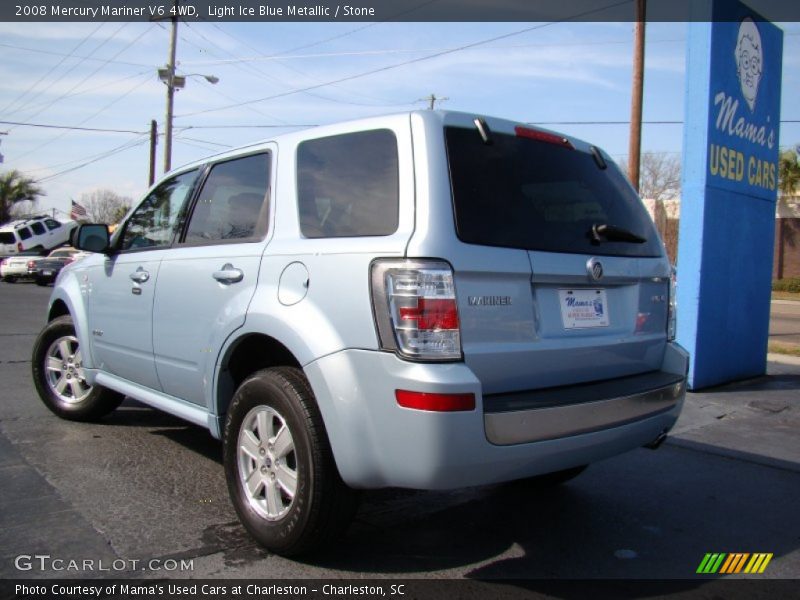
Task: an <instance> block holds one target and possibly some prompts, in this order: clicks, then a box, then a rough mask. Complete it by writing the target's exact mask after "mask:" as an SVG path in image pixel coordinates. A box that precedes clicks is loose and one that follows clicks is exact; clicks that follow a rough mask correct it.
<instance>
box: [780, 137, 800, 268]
mask: <svg viewBox="0 0 800 600" xmlns="http://www.w3.org/2000/svg"><path fill="white" fill-rule="evenodd" d="M797 159H798V157H797V154H795V152H794V151H793V150H786V151H784V152H781V154H780V158H779V159H778V191H779V192H780V196H779V198H778V202H779V203H781V204H783V205H784V206H786V205H788V202H789V198H791V197H792V196H794V195H795V194H796V193H797V190H798V187H800V164H798V162H797ZM785 238H786V226H785V220H784V219H779V220H778V272H777V276H778V279H783V253H784V248H783V247H784V244H785Z"/></svg>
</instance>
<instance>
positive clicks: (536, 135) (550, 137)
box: [514, 125, 575, 150]
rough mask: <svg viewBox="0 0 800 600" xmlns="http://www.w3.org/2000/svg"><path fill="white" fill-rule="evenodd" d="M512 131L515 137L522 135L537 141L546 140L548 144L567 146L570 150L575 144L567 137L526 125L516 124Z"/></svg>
mask: <svg viewBox="0 0 800 600" xmlns="http://www.w3.org/2000/svg"><path fill="white" fill-rule="evenodd" d="M514 133H516V134H517V137H524V138H528V139H530V140H536V141H537V142H547V143H548V144H555V145H557V146H562V147H564V148H569V149H570V150H574V149H575V146H573V145H572V143H571V142H570V141H569V140H568V139H567V138H565V137H563V136H560V135H556V134H554V133H548V132H547V131H539V130H538V129H528V128H527V127H520V126H519V125H517V126H516V127H514Z"/></svg>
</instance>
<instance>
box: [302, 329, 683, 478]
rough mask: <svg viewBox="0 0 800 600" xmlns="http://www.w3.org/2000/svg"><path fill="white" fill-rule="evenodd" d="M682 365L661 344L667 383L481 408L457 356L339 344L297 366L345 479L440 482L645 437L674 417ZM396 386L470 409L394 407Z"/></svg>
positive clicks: (585, 457) (544, 468) (563, 462)
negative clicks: (447, 359)
mask: <svg viewBox="0 0 800 600" xmlns="http://www.w3.org/2000/svg"><path fill="white" fill-rule="evenodd" d="M687 364H688V356H687V354H686V353H685V351H683V350H682V349H681V348H680V347H679V346H677V345H669V346H668V348H667V351H666V353H665V358H664V361H663V365H662V372H663V373H664V374H671V375H672V382H671V383H669V384H668V385H660V386H659V387H657V388H655V389H652V388H651V389H644V390H640V391H637V392H636V393H623V394H617V395H614V394H613V392H608V390H613V388H614V385H613V382H609V383H610V384H611V385H606V388H607V392H606V393H605V395H601V396H594V397H592V398H591V399H590V401H586V402H584V401H574V402H572V403H570V404H568V405H565V406H561V405H559V406H552V405H550V406H541V407H536V408H531V407H528V408H526V409H524V410H502V411H501V412H485V410H484V404H485V403H486V404H492V402H485V399H484V397H483V396H482V394H481V385H480V382H479V381H478V380H477V378H476V377H475V375H474V374H473V373H472V371H470V369H469V368H468V367H467V366H466V365H464V364H463V363H452V364H419V363H409V362H406V361H402V360H399V359H398V358H397V357H395V356H394V355H392V354H387V353H383V352H372V351H363V350H347V351H343V352H339V353H336V354H333V355H330V356H327V357H324V358H322V359H319V360H317V361H314V362H313V363H310V364H309V365H307V366H306V368H305V371H306V374H307V376H308V378H309V381H310V383H311V386H312V388H313V390H314V393H315V394H316V397H317V401H318V403H319V406H320V410H321V412H322V415H323V418H324V420H325V425H326V428H327V431H328V437H329V439H330V442H331V447H332V449H333V453H334V457H335V459H336V463H337V466H338V468H339V471H340V473H341V475H342V478H343V479H344V480H345V482H347V483H348V484H349V485H351V486H353V487H360V488H376V487H408V488H416V489H448V488H457V487H466V486H471V485H483V484H490V483H497V482H501V481H509V480H512V479H519V478H524V477H530V476H533V475H538V474H542V473H548V472H552V471H558V470H561V469H567V468H570V467H574V466H578V465H583V464H588V463H591V462H595V461H598V460H601V459H604V458H608V457H610V456H614V455H617V454H621V453H623V452H626V451H628V450H632V449H634V448H637V447H640V446H643V445H645V444H648V443H650V442H652V441H653V440H655V439H656V438H657V437H658V436H659V435H660V434H662V433H663V432H665V431H668V430H669V429H671V428H672V426H673V425H674V424H675V421H676V420H677V419H678V415H679V413H680V409H681V407H682V403H683V399H684V396H685V374H686V366H687ZM662 383H663V380H662ZM397 389H405V390H412V391H422V392H435V393H473V394H474V395H475V398H476V408H475V410H472V411H463V412H452V413H435V412H425V411H419V410H413V409H407V408H403V407H400V406H398V404H397V402H396V400H395V395H394V392H395V390H397ZM620 389H626V388H625V387H624V386H622V387H621V388H620ZM627 389H628V392H629V391H630V387H628V388H627ZM583 393H584V394H586V393H588V394H590V395H591V393H592V392H591V390H589V391H588V392H587V391H586V390H584V391H583ZM579 400H580V398H579Z"/></svg>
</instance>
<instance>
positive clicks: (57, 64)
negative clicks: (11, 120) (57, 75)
mask: <svg viewBox="0 0 800 600" xmlns="http://www.w3.org/2000/svg"><path fill="white" fill-rule="evenodd" d="M103 25H105V23H100V25H98V26H97V27H95V28H94V30H93V31H92V32H91V33H90V34H89V35H87V36H86V37H84V38H83V39H82V40H81V41H80V42H78V44H77V45H76V46H75V47H74V48H72V50H70V52H69V54H67V55H66V56H64V58H62V59H61V60H60V61H58V62H57V63H56V64H54V65H53V66H52V67H50V69H48V71H47V73H45V74H44V75H42V76H41V77H39V79H37V80H36V82H35V83H34V84H33V85H31V86H29V87H28V88H27V89H26V90H25V91H24V92H22V93H21V94H20V95H19V96H17V97H16V98H15V99H14V100H12V101H11V102H9V103H8V104H6V105H5V106H4V107H3V108H2V109H1V110H0V113H7V112H8V111H9V110H10V109H11V107H12V106H14V105H15V104H17V102H19V101H21V100H22V99H23V98H24V97H25V96H27V95H28V94H29V93H30V92H31V90H33V89H35V88H36V86H37V85H39V84H40V83H41V82H42V81H44V80H45V79H46V78H47V77H49V76H50V74H51V73H52V72H53V71H55V70H56V69H57V68H58V67H60V66H61V65H62V64H63V63H64V61H66V60H67V58H70V57H71V56H72V55H73V54H74V53H75V51H76V50H77V49H78V48H80V47H81V46H82V45H83V44H84V43H86V41H87V40H88V39H89V38H90V37H92V36H93V35H94V34H95V33H97V32H98V31H99V30H100V28H101V27H102V26H103ZM3 45H4V46H5V45H6V44H3ZM98 47H99V46H98ZM77 64H80V62H79V63H77ZM73 68H74V67H73ZM47 89H49V87H48V88H45V90H47ZM11 112H12V113H13V112H16V111H11Z"/></svg>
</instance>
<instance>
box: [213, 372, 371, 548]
mask: <svg viewBox="0 0 800 600" xmlns="http://www.w3.org/2000/svg"><path fill="white" fill-rule="evenodd" d="M224 462H225V477H226V480H227V483H228V492H229V493H230V497H231V500H232V502H233V505H234V508H235V509H236V512H237V514H238V515H239V518H240V519H241V521H242V523H243V524H244V526H245V528H246V529H247V530H248V532H249V533H250V534H251V535H252V536H253V537H254V538H255V539H256V540H257V541H258V542H259V543H260V544H262V545H263V546H265V547H266V548H267V549H269V550H271V551H273V552H275V553H276V554H281V555H284V556H296V555H299V554H303V553H308V552H311V551H313V550H315V549H317V548H319V547H321V546H323V545H325V544H327V543H329V542H331V541H333V540H334V539H335V538H336V537H337V536H338V535H339V534H341V533H342V532H343V531H344V529H345V528H346V527H347V525H348V524H349V522H350V520H351V518H352V516H353V514H354V512H355V508H356V505H357V495H356V492H355V491H354V490H352V489H350V488H348V487H347V486H346V485H345V483H344V482H343V481H342V479H341V477H340V476H339V472H338V470H337V468H336V464H335V463H334V460H333V454H332V452H331V448H330V444H329V442H328V437H327V434H326V432H325V426H324V424H323V422H322V417H321V415H320V412H319V408H318V407H317V404H316V401H315V399H314V394H313V392H312V391H311V387H310V386H309V384H308V381H307V380H306V378H305V376H304V375H303V373H302V371H300V370H299V369H295V368H289V367H274V368H269V369H263V370H261V371H258V372H257V373H255V374H253V375H251V376H250V377H249V378H247V379H246V380H245V381H244V382H243V383H242V384H241V385H240V386H239V388H238V389H237V390H236V394H235V395H234V397H233V400H232V401H231V405H230V408H229V409H228V416H227V419H226V422H225V435H224Z"/></svg>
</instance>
